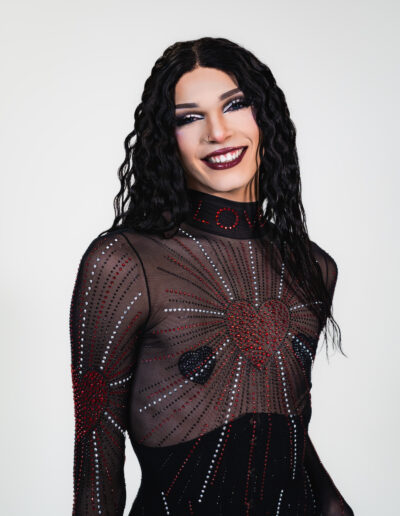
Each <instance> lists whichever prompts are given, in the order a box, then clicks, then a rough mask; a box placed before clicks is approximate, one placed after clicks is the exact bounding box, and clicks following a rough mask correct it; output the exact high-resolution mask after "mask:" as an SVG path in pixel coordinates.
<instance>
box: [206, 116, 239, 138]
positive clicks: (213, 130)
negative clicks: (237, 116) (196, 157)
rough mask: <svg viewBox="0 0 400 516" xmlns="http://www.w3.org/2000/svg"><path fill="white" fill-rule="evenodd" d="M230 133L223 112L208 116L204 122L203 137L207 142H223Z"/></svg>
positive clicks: (230, 130)
mask: <svg viewBox="0 0 400 516" xmlns="http://www.w3.org/2000/svg"><path fill="white" fill-rule="evenodd" d="M231 135H232V129H231V128H230V127H229V126H228V124H227V122H226V118H224V115H223V114H216V115H214V116H210V117H209V119H208V123H207V124H206V134H205V135H204V139H205V140H206V141H207V142H223V141H225V140H226V139H227V138H229V137H230V136H231Z"/></svg>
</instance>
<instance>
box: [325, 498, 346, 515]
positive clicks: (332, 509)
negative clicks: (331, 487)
mask: <svg viewBox="0 0 400 516" xmlns="http://www.w3.org/2000/svg"><path fill="white" fill-rule="evenodd" d="M321 516H354V512H353V509H352V508H351V507H350V506H349V505H348V504H347V503H346V502H345V501H344V500H343V498H341V499H340V498H339V499H338V498H335V499H334V500H332V499H331V500H330V501H329V502H327V503H324V504H323V505H322V512H321Z"/></svg>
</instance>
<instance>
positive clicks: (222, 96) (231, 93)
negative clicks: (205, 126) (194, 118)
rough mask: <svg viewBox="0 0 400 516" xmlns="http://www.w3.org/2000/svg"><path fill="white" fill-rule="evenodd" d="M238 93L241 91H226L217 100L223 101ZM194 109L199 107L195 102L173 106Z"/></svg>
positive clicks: (235, 89) (237, 89)
mask: <svg viewBox="0 0 400 516" xmlns="http://www.w3.org/2000/svg"><path fill="white" fill-rule="evenodd" d="M238 91H241V89H240V88H234V89H233V90H229V91H226V92H225V93H222V95H220V96H219V100H224V99H226V98H227V97H230V96H231V95H233V94H234V93H237V92H238ZM196 107H199V105H198V104H196V103H195V102H187V103H186V104H176V106H175V108H176V109H181V108H196Z"/></svg>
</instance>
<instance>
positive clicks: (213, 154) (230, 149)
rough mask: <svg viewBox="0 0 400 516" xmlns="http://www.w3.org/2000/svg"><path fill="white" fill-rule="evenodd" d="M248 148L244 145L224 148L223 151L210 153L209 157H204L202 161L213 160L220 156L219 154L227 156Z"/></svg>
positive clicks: (218, 150)
mask: <svg viewBox="0 0 400 516" xmlns="http://www.w3.org/2000/svg"><path fill="white" fill-rule="evenodd" d="M244 147H246V146H245V145H242V146H240V147H224V148H223V149H217V150H216V151H214V152H210V154H207V156H204V158H202V159H207V158H211V157H212V156H218V155H219V154H226V153H227V152H232V151H235V150H238V149H244Z"/></svg>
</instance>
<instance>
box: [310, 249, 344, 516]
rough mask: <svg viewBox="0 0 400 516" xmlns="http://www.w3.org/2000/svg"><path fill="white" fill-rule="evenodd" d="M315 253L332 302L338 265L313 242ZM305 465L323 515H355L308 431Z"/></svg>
mask: <svg viewBox="0 0 400 516" xmlns="http://www.w3.org/2000/svg"><path fill="white" fill-rule="evenodd" d="M312 245H313V250H314V255H315V258H316V260H317V261H318V264H319V266H320V268H321V272H322V277H323V279H324V282H325V285H326V287H327V290H328V292H329V296H330V299H331V303H332V302H333V295H334V292H335V287H336V282H337V277H338V267H337V264H336V262H335V260H334V259H333V258H332V257H331V256H329V254H328V253H326V252H325V251H323V250H322V249H321V248H320V247H319V246H318V245H317V244H315V243H314V242H312ZM308 403H309V406H308V407H307V408H308V420H309V418H310V415H311V400H309V402H308ZM304 463H305V467H306V469H307V471H308V473H309V475H310V478H311V482H312V485H313V486H314V488H315V490H316V495H317V497H318V499H319V500H320V503H321V510H322V513H321V514H322V516H353V515H354V513H353V511H352V509H351V508H350V507H349V505H348V504H347V503H346V502H345V500H344V499H343V497H342V495H341V494H340V492H339V491H338V489H337V487H336V486H335V484H334V482H333V480H332V479H331V477H330V475H329V473H328V472H327V471H326V469H325V468H324V466H323V464H322V462H321V460H320V458H319V456H318V454H317V451H316V450H315V447H314V445H313V443H312V441H311V439H310V436H309V435H308V433H307V440H306V450H305V457H304Z"/></svg>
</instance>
